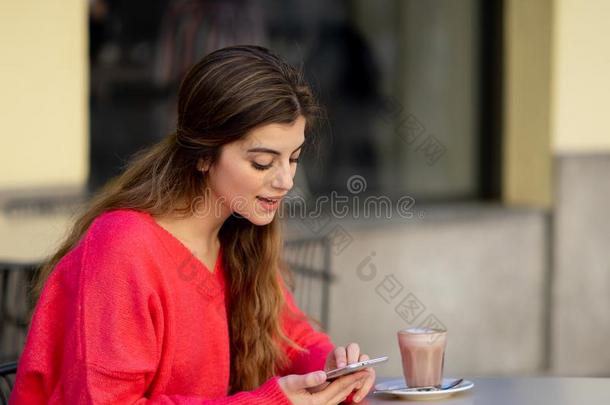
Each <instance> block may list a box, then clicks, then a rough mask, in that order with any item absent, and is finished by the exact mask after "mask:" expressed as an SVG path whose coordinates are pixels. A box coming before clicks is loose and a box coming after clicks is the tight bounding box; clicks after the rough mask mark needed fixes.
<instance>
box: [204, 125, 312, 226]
mask: <svg viewBox="0 0 610 405" xmlns="http://www.w3.org/2000/svg"><path fill="white" fill-rule="evenodd" d="M304 140H305V118H304V117H302V116H300V117H299V118H298V119H297V120H296V121H295V122H294V123H292V124H269V125H265V126H262V127H259V128H256V129H254V130H252V131H250V133H249V134H248V135H247V136H246V137H245V138H243V139H241V140H239V141H236V142H232V143H230V144H227V145H225V146H223V148H222V151H221V154H220V158H219V159H218V161H217V162H216V164H214V165H213V166H212V167H210V169H209V171H208V186H209V192H211V196H212V199H211V200H212V201H214V203H215V204H216V207H214V208H215V212H218V210H219V209H220V213H221V215H227V216H228V215H230V214H231V213H236V214H239V215H240V216H242V217H244V218H246V219H248V220H250V222H252V223H253V224H255V225H266V224H268V223H270V222H271V221H272V220H273V217H274V216H275V213H276V211H277V209H278V207H279V205H280V202H281V199H282V197H284V196H285V195H286V193H288V191H289V190H290V189H291V188H292V185H293V178H294V175H295V173H296V170H297V161H298V158H299V154H300V153H301V146H302V145H303V142H304Z"/></svg>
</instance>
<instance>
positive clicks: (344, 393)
mask: <svg viewBox="0 0 610 405" xmlns="http://www.w3.org/2000/svg"><path fill="white" fill-rule="evenodd" d="M349 377H353V378H351V379H350V380H349V381H336V382H341V385H340V386H339V387H338V391H337V392H336V394H335V395H334V396H333V397H332V398H331V400H330V401H331V403H333V404H334V403H340V402H343V401H344V400H345V399H346V398H347V397H348V396H349V395H350V394H351V393H352V392H353V391H354V390H355V389H357V387H358V386H359V385H361V384H362V381H363V380H364V379H365V378H366V372H364V371H359V372H358V373H354V374H351V375H350V376H349ZM343 378H344V379H346V380H347V378H346V377H343Z"/></svg>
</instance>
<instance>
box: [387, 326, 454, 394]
mask: <svg viewBox="0 0 610 405" xmlns="http://www.w3.org/2000/svg"><path fill="white" fill-rule="evenodd" d="M446 346H447V331H446V330H441V329H432V328H408V329H402V330H399V331H398V347H399V348H400V356H401V357H402V370H403V373H404V375H405V382H406V383H407V386H408V387H409V388H412V387H440V386H441V384H442V382H443V366H444V363H445V347H446Z"/></svg>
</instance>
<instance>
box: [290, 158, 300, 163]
mask: <svg viewBox="0 0 610 405" xmlns="http://www.w3.org/2000/svg"><path fill="white" fill-rule="evenodd" d="M290 163H299V158H293V159H290Z"/></svg>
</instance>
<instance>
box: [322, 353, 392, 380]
mask: <svg viewBox="0 0 610 405" xmlns="http://www.w3.org/2000/svg"><path fill="white" fill-rule="evenodd" d="M386 361H388V356H383V357H378V358H376V359H370V360H364V361H360V362H358V363H353V364H348V365H347V366H345V367H341V368H336V369H334V370H330V371H327V372H326V381H332V380H335V379H337V378H339V377H341V376H344V375H348V374H352V373H355V372H356V371H360V370H363V369H365V368H367V367H371V366H373V367H374V366H377V365H379V364H380V363H383V362H386Z"/></svg>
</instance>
